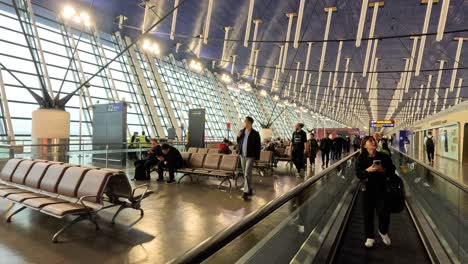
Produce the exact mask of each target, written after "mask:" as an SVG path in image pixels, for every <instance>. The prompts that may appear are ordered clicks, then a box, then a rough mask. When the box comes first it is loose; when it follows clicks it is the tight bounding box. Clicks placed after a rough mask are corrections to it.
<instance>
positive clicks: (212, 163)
mask: <svg viewBox="0 0 468 264" xmlns="http://www.w3.org/2000/svg"><path fill="white" fill-rule="evenodd" d="M199 150H202V151H200V152H199ZM205 150H206V149H204V148H202V149H197V152H195V150H194V148H189V150H188V152H182V153H181V155H182V158H183V159H184V163H185V166H184V168H182V169H180V170H178V172H180V173H183V175H182V177H181V178H179V180H178V182H179V183H180V181H181V180H182V179H183V178H184V177H186V176H188V177H190V179H191V180H192V181H193V177H192V175H195V176H197V179H198V177H199V176H208V177H211V176H212V177H217V178H222V179H223V180H222V181H221V183H220V184H219V186H218V188H221V186H222V185H223V183H225V182H228V183H229V190H231V187H232V184H231V181H230V180H231V179H233V180H234V181H235V182H236V184H237V176H238V175H240V174H241V172H239V173H237V172H238V171H237V170H238V169H239V168H240V163H239V156H238V155H236V154H229V155H225V154H217V153H210V152H205ZM272 157H273V153H272V152H271V151H261V152H260V159H259V160H258V161H257V162H256V164H255V166H254V167H255V168H256V170H257V172H258V173H259V175H261V176H263V175H265V174H266V173H268V172H270V171H272V168H273V166H272Z"/></svg>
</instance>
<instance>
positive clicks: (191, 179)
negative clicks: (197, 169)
mask: <svg viewBox="0 0 468 264" xmlns="http://www.w3.org/2000/svg"><path fill="white" fill-rule="evenodd" d="M186 176H189V177H190V181H191V182H193V177H192V175H190V174H187V173H185V174H184V175H182V177H180V178H179V179H178V180H177V183H180V181H182V179H183V178H185V177H186Z"/></svg>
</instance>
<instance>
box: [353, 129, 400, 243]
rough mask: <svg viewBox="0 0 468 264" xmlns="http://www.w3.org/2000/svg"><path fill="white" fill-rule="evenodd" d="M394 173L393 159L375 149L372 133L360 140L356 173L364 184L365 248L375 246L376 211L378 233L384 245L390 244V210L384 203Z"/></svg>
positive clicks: (375, 144) (375, 143)
mask: <svg viewBox="0 0 468 264" xmlns="http://www.w3.org/2000/svg"><path fill="white" fill-rule="evenodd" d="M393 175H395V165H393V162H392V159H391V158H390V157H389V156H388V155H385V154H383V153H381V152H378V151H377V142H376V140H375V139H374V138H373V137H372V136H366V137H364V139H363V140H362V144H361V154H360V155H359V156H358V158H357V160H356V176H357V177H358V178H359V179H360V180H361V182H362V184H363V185H364V186H363V188H362V192H363V193H362V196H363V200H364V227H365V233H366V242H365V243H364V245H365V246H366V247H367V248H371V247H373V246H374V242H375V233H374V218H375V215H376V214H377V216H378V220H379V221H378V222H379V225H378V227H379V234H380V237H381V238H382V241H383V243H384V244H385V245H387V246H390V244H391V240H390V237H389V236H388V231H389V228H390V214H391V210H390V208H388V207H387V204H386V202H387V198H388V193H387V188H388V187H389V186H388V185H387V184H388V179H389V178H390V177H392V176H393Z"/></svg>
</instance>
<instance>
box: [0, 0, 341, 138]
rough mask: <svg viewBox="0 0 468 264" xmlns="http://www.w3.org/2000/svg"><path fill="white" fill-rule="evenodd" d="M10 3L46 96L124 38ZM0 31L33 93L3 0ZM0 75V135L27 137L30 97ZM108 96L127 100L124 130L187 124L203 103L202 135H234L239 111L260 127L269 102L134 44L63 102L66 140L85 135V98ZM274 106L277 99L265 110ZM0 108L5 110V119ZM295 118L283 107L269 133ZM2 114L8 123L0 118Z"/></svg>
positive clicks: (7, 59)
mask: <svg viewBox="0 0 468 264" xmlns="http://www.w3.org/2000/svg"><path fill="white" fill-rule="evenodd" d="M18 3H20V4H19V11H20V16H21V20H22V21H23V25H24V26H25V27H26V36H28V37H29V39H30V40H32V41H34V43H35V44H40V45H34V47H33V51H34V52H36V54H43V57H44V63H45V65H46V70H47V71H46V73H41V76H42V77H45V76H44V75H46V74H47V76H48V78H44V80H45V83H46V87H47V88H48V90H49V92H50V93H51V94H52V95H53V96H55V95H57V93H59V92H60V94H61V97H63V96H66V95H67V94H69V93H70V92H72V91H74V90H75V89H76V88H77V87H78V86H79V85H81V84H82V83H84V81H85V80H87V79H88V78H89V77H90V76H91V75H93V74H94V73H95V72H97V71H98V70H99V69H100V68H101V67H102V66H103V65H106V64H107V63H108V62H109V61H110V60H111V59H113V58H114V57H115V56H116V55H117V54H118V53H119V52H121V51H122V50H123V48H124V47H125V45H126V43H128V41H129V39H126V38H124V37H121V36H120V35H119V34H118V33H116V34H113V35H111V34H107V33H102V32H98V31H97V30H96V29H95V28H85V27H79V26H76V25H74V24H73V25H72V24H68V23H65V22H64V21H62V20H61V18H60V17H58V16H57V15H56V14H55V13H52V12H50V11H49V10H46V9H43V8H41V7H39V6H36V5H34V4H33V11H34V14H33V15H31V14H29V12H27V11H26V9H25V6H26V3H27V2H26V1H21V2H18ZM0 36H1V37H0V62H1V63H2V64H4V65H5V67H6V68H8V69H9V70H10V71H11V72H12V73H13V74H14V75H15V76H16V77H17V78H19V79H20V80H21V81H22V82H23V83H24V84H25V86H27V87H28V88H31V89H32V90H33V91H34V92H36V93H38V94H40V93H41V90H40V89H41V83H40V81H39V78H38V74H37V73H36V70H35V65H34V63H33V60H32V57H31V53H30V51H29V49H28V46H27V43H26V41H25V38H24V36H25V34H24V32H23V30H22V28H21V25H20V22H19V20H18V17H17V15H16V13H15V10H14V8H13V5H12V2H11V0H0ZM40 61H41V62H42V59H40ZM67 69H68V70H67ZM0 75H1V76H0V77H2V78H1V80H2V81H3V87H2V90H0V92H2V93H4V95H5V98H6V101H5V102H3V101H0V118H1V120H0V121H1V122H0V137H1V138H2V139H3V140H5V139H6V138H7V136H10V138H12V137H14V138H15V140H25V142H26V141H29V140H30V136H31V113H32V112H33V111H34V110H36V109H37V108H38V105H37V103H36V102H35V100H34V98H33V97H32V96H31V94H29V92H28V91H27V90H26V89H24V88H23V87H22V85H21V84H20V83H19V82H18V81H17V80H15V79H14V78H13V77H12V76H11V75H10V74H9V73H8V72H7V71H6V70H3V69H2V70H1V72H0ZM49 82H50V84H49ZM0 98H1V97H0ZM148 100H150V101H148ZM116 101H125V102H127V103H128V116H127V118H128V120H127V123H128V130H127V131H128V133H129V134H130V133H133V132H136V131H138V132H141V131H145V132H147V133H149V134H150V135H151V136H156V137H160V138H163V137H166V136H167V135H168V134H167V129H168V128H171V127H175V128H176V129H179V128H181V127H183V128H185V129H187V127H188V110H189V109H192V108H205V109H206V120H207V122H206V139H207V140H221V139H223V138H224V137H229V138H230V139H234V136H235V135H236V133H237V131H238V130H239V129H240V128H242V127H243V124H242V122H243V118H244V117H245V116H247V115H250V116H252V117H253V118H254V119H255V120H256V122H255V123H254V128H255V129H257V130H261V125H260V123H262V124H265V123H266V122H267V121H268V119H269V117H270V113H271V112H272V111H273V104H274V101H273V100H272V98H271V97H269V96H266V97H263V96H259V95H256V90H253V91H251V92H246V91H244V90H242V91H238V92H236V91H232V90H228V89H227V88H226V85H225V84H224V83H222V82H220V81H219V80H218V78H217V77H216V74H213V73H212V72H210V71H208V70H206V69H205V70H203V71H202V72H195V71H192V70H191V69H190V68H189V67H188V65H187V63H186V61H184V60H182V61H178V60H176V59H174V57H173V56H172V55H171V54H169V55H168V56H160V57H158V58H156V57H154V56H151V55H149V54H147V53H145V52H143V51H142V50H139V48H138V47H136V46H135V47H134V48H133V49H131V50H129V51H128V52H126V53H124V54H123V55H122V56H120V57H119V58H117V59H116V60H115V61H114V62H112V63H111V64H110V66H109V67H108V68H107V69H105V70H103V71H101V72H100V73H99V74H98V75H97V76H96V77H95V78H94V79H93V80H91V82H90V87H89V88H85V89H83V90H82V92H81V93H78V94H76V95H74V96H73V97H72V99H71V100H70V101H69V103H68V104H67V107H66V110H67V111H68V112H70V115H71V128H70V130H71V131H70V133H71V141H72V142H73V141H75V142H76V140H78V138H79V136H80V135H81V139H82V142H87V141H88V142H89V141H90V140H91V136H92V127H91V123H92V106H93V105H95V104H105V103H110V102H116ZM80 109H81V111H80ZM282 110H283V109H282V108H281V107H277V108H276V109H275V111H274V115H273V116H277V115H278V114H279V113H280V112H281V111H282ZM6 112H9V113H10V118H9V119H8V118H6V116H7V115H6V114H5V113H6ZM299 119H300V115H299V114H298V113H296V112H295V109H293V108H292V107H288V109H286V110H285V111H284V113H283V114H282V115H281V116H280V118H278V120H277V121H276V122H275V123H274V124H273V127H272V129H273V133H274V136H275V137H277V136H280V137H289V136H290V134H291V131H292V129H293V127H294V124H295V123H296V122H298V121H299ZM302 120H304V121H305V122H306V124H307V125H306V127H307V128H309V122H312V121H309V120H312V117H311V116H310V114H309V113H303V118H302ZM10 121H11V126H9V125H8V123H9V122H10ZM227 123H230V126H231V131H233V132H229V131H228V130H227ZM80 124H81V126H80ZM334 125H336V123H335V124H334ZM310 126H311V127H310V128H312V127H313V125H310ZM9 127H11V129H10V131H11V133H10V134H8V128H9Z"/></svg>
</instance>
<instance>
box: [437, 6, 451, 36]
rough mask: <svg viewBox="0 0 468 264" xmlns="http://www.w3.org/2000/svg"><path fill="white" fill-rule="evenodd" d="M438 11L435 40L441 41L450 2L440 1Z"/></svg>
mask: <svg viewBox="0 0 468 264" xmlns="http://www.w3.org/2000/svg"><path fill="white" fill-rule="evenodd" d="M442 1H443V2H442V7H441V9H440V17H439V26H438V27H437V36H436V40H437V41H441V40H442V39H443V38H444V30H445V23H446V21H447V13H448V9H449V5H450V0H442Z"/></svg>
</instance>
